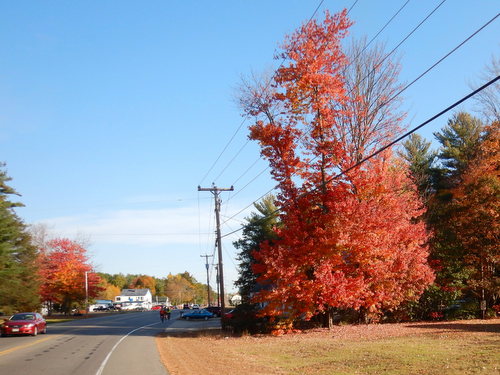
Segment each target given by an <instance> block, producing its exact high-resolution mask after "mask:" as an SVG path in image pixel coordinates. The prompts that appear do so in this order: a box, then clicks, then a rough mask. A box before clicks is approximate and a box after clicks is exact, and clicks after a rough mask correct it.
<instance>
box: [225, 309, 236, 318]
mask: <svg viewBox="0 0 500 375" xmlns="http://www.w3.org/2000/svg"><path fill="white" fill-rule="evenodd" d="M234 315H235V311H234V309H232V310H229V311H228V312H227V313H225V314H224V318H225V319H233V318H234Z"/></svg>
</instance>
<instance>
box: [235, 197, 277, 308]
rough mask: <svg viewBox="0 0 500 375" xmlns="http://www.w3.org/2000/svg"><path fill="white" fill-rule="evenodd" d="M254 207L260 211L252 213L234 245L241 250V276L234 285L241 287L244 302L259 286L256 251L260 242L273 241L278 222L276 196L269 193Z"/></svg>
mask: <svg viewBox="0 0 500 375" xmlns="http://www.w3.org/2000/svg"><path fill="white" fill-rule="evenodd" d="M254 207H255V208H256V209H257V211H258V213H255V212H254V213H252V214H251V216H250V217H248V218H247V219H246V220H247V222H248V223H247V224H246V225H245V226H244V228H243V237H242V238H241V239H239V240H238V241H235V242H234V243H233V245H234V246H235V247H236V248H237V249H238V250H239V251H240V252H239V255H238V260H239V262H240V263H239V277H238V279H237V280H236V281H235V283H234V285H235V286H236V287H238V288H239V292H240V295H241V298H242V301H243V302H249V301H250V298H251V293H252V292H255V291H256V289H257V288H258V286H257V277H258V275H257V274H256V273H255V271H254V269H253V266H254V264H255V258H254V255H253V254H254V252H256V251H259V248H260V244H261V243H262V242H264V241H272V240H273V239H275V238H276V233H275V232H274V231H273V228H275V227H276V226H277V224H278V219H277V214H276V213H275V212H276V206H275V205H274V197H273V196H272V195H268V196H266V197H264V198H263V199H262V201H261V202H259V203H255V204H254Z"/></svg>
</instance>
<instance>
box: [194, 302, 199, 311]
mask: <svg viewBox="0 0 500 375" xmlns="http://www.w3.org/2000/svg"><path fill="white" fill-rule="evenodd" d="M192 308H193V309H195V310H198V309H199V308H200V305H198V304H197V303H194V304H193V306H192Z"/></svg>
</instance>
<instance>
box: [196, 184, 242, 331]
mask: <svg viewBox="0 0 500 375" xmlns="http://www.w3.org/2000/svg"><path fill="white" fill-rule="evenodd" d="M233 190H234V188H233V187H232V186H231V187H230V188H229V189H228V188H218V187H217V186H215V184H212V187H211V188H202V187H200V186H198V191H209V192H211V193H212V194H213V195H214V199H215V223H216V226H217V229H216V234H217V255H218V258H219V264H218V268H217V269H218V271H219V272H218V273H219V290H220V311H221V316H224V312H225V311H224V309H225V307H226V305H225V301H224V272H223V267H222V237H221V234H220V218H219V213H220V203H221V200H220V198H219V194H220V192H221V191H233ZM222 324H223V325H224V323H222ZM223 328H224V326H223Z"/></svg>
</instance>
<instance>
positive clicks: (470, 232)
mask: <svg viewBox="0 0 500 375" xmlns="http://www.w3.org/2000/svg"><path fill="white" fill-rule="evenodd" d="M485 133H486V136H485V138H484V140H483V141H482V143H481V145H480V146H479V150H478V151H477V152H476V154H475V156H474V157H473V158H472V160H471V161H470V162H469V164H468V165H467V168H466V170H465V171H464V172H463V174H462V176H461V179H462V181H461V183H460V184H459V185H458V186H457V187H456V188H455V189H453V190H452V193H453V209H452V218H451V220H450V222H451V223H452V227H453V230H454V232H455V233H456V236H457V239H458V240H459V241H460V242H461V243H462V244H463V246H464V254H465V256H464V259H463V261H464V263H465V265H466V268H467V270H468V272H469V274H470V277H469V278H468V280H467V286H468V288H469V289H470V290H471V291H472V292H474V293H475V294H476V295H477V296H478V297H479V299H481V300H485V301H486V302H487V304H488V305H489V306H490V307H491V306H492V305H494V304H495V303H497V301H498V300H499V297H498V296H499V292H500V277H499V275H498V266H499V264H500V250H499V249H500V248H499V246H498V244H499V243H500V123H499V122H494V123H493V124H492V125H490V126H488V127H486V129H485Z"/></svg>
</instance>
